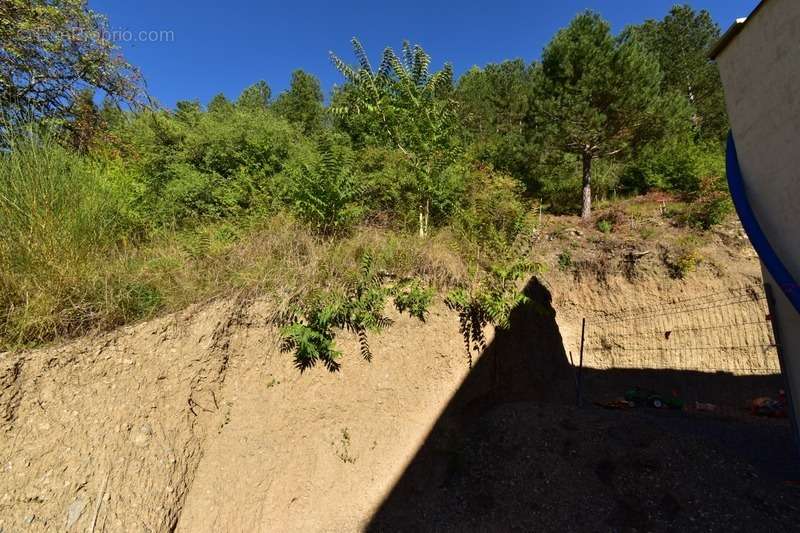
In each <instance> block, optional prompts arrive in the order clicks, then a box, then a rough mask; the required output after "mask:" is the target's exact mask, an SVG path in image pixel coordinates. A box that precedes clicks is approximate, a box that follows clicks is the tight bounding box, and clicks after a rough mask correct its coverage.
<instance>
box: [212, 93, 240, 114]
mask: <svg viewBox="0 0 800 533" xmlns="http://www.w3.org/2000/svg"><path fill="white" fill-rule="evenodd" d="M233 108H234V106H233V104H232V103H231V102H230V100H228V99H227V98H226V97H225V95H224V94H222V93H219V94H217V95H215V96H214V98H212V99H211V101H210V102H209V103H208V112H209V113H218V114H226V113H232V112H233Z"/></svg>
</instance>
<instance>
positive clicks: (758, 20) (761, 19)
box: [716, 0, 800, 413]
mask: <svg viewBox="0 0 800 533" xmlns="http://www.w3.org/2000/svg"><path fill="white" fill-rule="evenodd" d="M716 61H717V64H718V65H719V70H720V73H721V75H722V82H723V85H724V87H725V101H726V106H727V109H728V114H729V117H730V122H731V128H732V130H733V135H734V138H735V140H736V147H737V151H738V155H739V164H740V166H741V169H742V174H743V176H744V180H745V182H746V184H747V196H748V199H749V200H750V204H751V206H752V208H753V211H754V212H755V215H756V217H757V218H758V221H759V223H760V225H761V227H762V229H763V231H764V233H765V234H766V236H767V238H768V239H769V241H770V243H771V244H772V247H773V248H774V250H775V252H776V253H777V254H778V256H779V257H780V258H781V261H782V262H783V264H784V265H785V266H786V268H787V269H788V270H789V272H790V273H791V274H792V276H793V278H794V279H795V280H800V1H798V0H765V1H764V2H762V4H761V5H760V6H759V8H758V9H757V10H756V12H754V13H753V14H752V15H751V16H750V17H749V18H748V20H747V22H746V24H745V25H744V26H743V27H742V28H741V30H740V32H739V33H738V34H737V35H736V36H735V37H734V38H733V39H731V40H730V42H729V43H728V44H727V46H725V48H723V49H722V50H721V51H720V52H718V55H717V57H716ZM764 282H765V283H768V284H771V285H772V286H773V287H774V291H773V292H774V295H775V300H776V315H777V317H776V318H777V320H776V332H777V336H778V338H779V339H778V340H779V342H780V343H781V346H782V351H783V357H784V363H785V368H784V370H785V372H786V375H787V379H788V380H789V381H790V383H791V385H790V388H791V390H792V392H793V403H794V409H795V413H800V316H798V314H797V312H796V311H795V310H794V308H793V307H792V305H791V304H790V302H789V300H788V299H787V298H786V297H785V295H784V294H783V292H782V291H781V290H780V288H778V287H777V286H776V285H775V282H774V280H772V278H771V277H770V276H769V274H768V273H766V272H764ZM794 290H800V287H795V288H794Z"/></svg>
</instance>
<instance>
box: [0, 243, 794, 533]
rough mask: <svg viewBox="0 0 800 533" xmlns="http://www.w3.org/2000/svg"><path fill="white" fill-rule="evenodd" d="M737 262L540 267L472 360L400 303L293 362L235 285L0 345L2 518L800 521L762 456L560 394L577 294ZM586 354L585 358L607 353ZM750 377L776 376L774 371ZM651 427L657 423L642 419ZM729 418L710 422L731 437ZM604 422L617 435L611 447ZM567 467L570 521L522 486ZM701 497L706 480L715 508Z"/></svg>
mask: <svg viewBox="0 0 800 533" xmlns="http://www.w3.org/2000/svg"><path fill="white" fill-rule="evenodd" d="M731 253H734V252H731ZM735 253H738V252H735ZM743 253H746V252H743ZM741 259H742V260H741V262H738V263H732V264H736V265H738V266H736V267H735V269H732V270H730V271H727V272H723V273H720V272H716V271H711V270H703V269H701V270H699V271H697V272H696V273H693V274H692V275H691V276H690V277H688V278H687V279H683V280H672V279H666V278H665V277H664V276H663V273H655V274H653V273H649V272H648V270H647V268H646V266H645V267H644V268H643V270H642V273H641V276H640V277H638V278H636V279H634V280H631V279H629V278H628V277H626V276H624V275H623V274H622V273H618V272H614V271H609V272H608V273H607V275H606V277H605V278H604V280H602V282H600V281H599V280H598V279H596V278H593V279H586V278H585V277H584V278H583V279H581V278H580V277H579V276H576V275H575V274H574V272H559V271H557V270H553V271H551V272H550V273H549V274H547V275H546V276H545V282H544V285H545V286H547V287H549V289H550V292H552V296H553V306H554V309H553V308H549V304H548V302H547V300H549V297H550V295H549V293H548V291H546V290H543V288H542V287H541V286H540V285H537V287H539V288H538V289H536V290H538V291H539V293H538V296H537V298H538V300H539V302H538V303H540V304H541V303H544V304H546V305H545V306H544V314H541V313H539V312H537V313H533V314H531V313H529V312H525V313H520V314H518V315H517V317H516V318H515V319H514V327H513V331H512V333H510V334H507V335H505V336H503V335H499V336H497V337H496V338H493V339H492V342H491V343H490V348H489V350H487V352H486V354H484V355H483V356H482V357H480V358H479V359H478V360H477V361H476V364H475V368H474V369H473V370H472V371H469V369H468V368H467V364H466V360H465V356H464V353H463V340H462V338H461V336H460V334H459V331H458V321H457V319H456V317H455V316H454V315H453V314H452V313H451V312H449V311H447V310H446V309H444V307H443V306H441V305H439V306H436V307H435V308H434V309H433V311H432V313H431V315H430V317H429V319H428V321H427V322H426V323H425V324H420V323H419V322H417V321H416V320H412V319H408V318H404V317H401V316H399V315H396V314H393V315H392V318H394V319H395V320H396V323H395V324H394V326H393V327H392V328H390V329H389V330H387V331H386V332H384V333H382V334H380V335H376V336H373V337H372V338H371V344H372V347H373V351H374V353H375V358H374V360H373V361H372V363H366V362H364V361H362V360H361V359H360V358H359V357H358V355H357V354H358V350H357V345H356V343H355V339H353V338H349V337H347V336H346V335H345V336H344V337H343V338H342V340H341V347H342V349H343V351H344V352H345V354H346V360H345V361H344V362H343V363H344V364H343V367H342V371H341V372H340V373H338V374H330V373H328V372H326V371H325V370H324V369H314V370H312V371H310V372H306V373H305V374H302V375H301V374H299V373H298V371H297V370H296V369H295V368H294V367H293V366H292V363H291V358H290V356H289V355H287V354H282V353H280V352H279V350H277V338H276V331H275V330H274V328H272V327H271V326H268V325H267V324H268V317H269V313H270V306H269V305H268V304H267V303H266V302H264V301H260V300H256V301H252V300H244V299H232V300H227V301H219V302H212V303H210V304H205V305H202V306H197V307H195V308H192V309H189V310H187V311H185V312H182V313H178V314H176V315H173V316H169V317H164V318H161V319H158V320H155V321H152V322H149V323H145V324H140V325H137V326H132V327H127V328H122V329H120V330H117V331H115V332H112V333H110V334H104V335H99V336H94V337H89V338H84V339H81V340H78V341H75V342H72V343H69V344H66V345H63V346H60V347H55V348H47V349H41V350H34V351H28V352H22V353H16V354H2V356H1V357H2V359H0V423H1V424H2V428H1V431H2V433H0V459H2V464H1V465H0V466H2V469H3V470H2V473H3V475H2V476H1V477H0V527H1V528H2V529H3V531H19V530H26V531H27V530H29V531H53V530H71V531H86V530H90V529H92V528H94V530H95V531H170V530H177V531H186V532H189V531H191V532H195V531H357V530H362V529H365V528H372V529H377V530H388V531H394V530H397V529H402V526H403V524H411V523H413V524H416V526H418V527H419V528H422V529H425V527H426V526H427V527H428V528H429V529H430V528H434V529H435V528H445V527H451V528H453V529H459V530H471V529H478V530H491V529H492V525H493V524H494V525H497V526H499V527H500V529H504V530H507V529H512V528H514V527H523V528H524V527H526V526H525V524H527V525H528V526H532V525H533V523H532V522H530V520H534V521H535V522H536V523H538V524H539V525H541V526H543V527H562V528H566V529H574V530H598V529H599V530H605V529H614V528H617V529H618V528H620V527H622V528H625V527H644V528H645V529H656V530H658V529H667V530H668V529H670V528H674V527H677V526H679V525H680V527H684V526H685V527H691V526H693V525H698V527H699V528H700V529H706V530H708V529H712V530H713V529H715V528H716V527H727V526H728V525H731V524H736V523H737V517H739V518H742V519H744V520H745V521H746V522H745V523H751V524H758V523H763V524H772V525H775V526H776V527H777V526H779V525H781V524H785V523H787V522H786V520H789V519H793V517H796V509H794V507H793V506H792V504H791V500H787V497H786V495H785V494H784V492H783V490H784V489H783V488H782V487H780V485H779V484H778V483H773V482H763V481H758V482H755V481H753V480H754V479H756V477H758V476H759V473H758V469H757V468H756V467H753V466H751V465H750V464H749V463H748V458H747V457H746V456H744V457H742V456H738V455H736V454H734V455H732V456H729V455H724V453H727V452H724V451H720V450H721V444H720V442H719V441H720V439H716V440H715V438H714V435H711V436H710V438H706V436H704V435H703V434H698V433H697V432H696V431H694V430H692V431H685V432H683V433H680V435H679V436H677V437H675V438H672V437H670V435H673V436H674V432H673V431H672V430H671V429H670V430H667V429H666V428H672V427H673V425H672V424H670V423H669V422H668V421H667V422H664V421H663V420H661V419H658V420H659V421H657V422H654V421H653V420H652V419H649V418H647V417H644V418H642V417H629V418H623V419H619V418H617V417H620V416H622V417H624V416H625V415H624V414H617V413H611V414H608V413H604V414H602V415H598V416H595V415H592V414H591V412H590V413H589V414H578V415H575V414H574V413H573V411H572V408H571V407H569V406H568V405H569V404H571V403H572V401H573V391H572V389H571V388H570V387H571V380H572V374H571V371H570V370H569V366H568V365H567V363H566V355H565V354H566V353H567V352H568V351H570V350H574V349H575V348H574V347H573V345H574V343H575V341H576V330H575V324H577V323H578V319H579V317H580V316H581V313H582V312H583V311H584V309H587V308H598V307H603V306H606V307H608V306H612V307H613V306H619V307H627V306H631V305H650V304H653V303H657V302H659V301H663V300H665V299H667V298H675V297H680V296H686V295H693V294H698V293H703V292H709V291H713V290H718V289H722V288H724V287H727V286H730V285H733V284H736V285H737V286H741V285H747V284H753V283H754V282H757V279H758V270H757V268H758V267H757V262H756V261H755V259H754V258H753V257H752V256H749V257H746V256H743V257H742V258H741ZM542 291H543V292H542ZM539 311H541V308H540V309H539ZM752 312H753V313H754V314H759V313H761V310H760V309H756V308H753V311H752ZM562 339H563V344H562ZM642 357H645V356H644V355H643V356H642ZM710 357H714V356H713V354H711V355H710ZM720 357H722V355H720ZM595 363H596V364H594V365H590V366H595V367H596V368H595V370H596V371H597V372H603V371H604V368H606V367H604V366H603V361H597V362H595ZM646 363H647V360H645V359H642V360H641V361H632V362H631V364H632V365H634V366H635V365H637V364H638V365H640V366H643V367H646V366H647V364H646ZM765 364H772V363H771V362H769V361H767V362H766V363H765ZM606 366H608V365H606ZM731 383H734V381H730V382H726V383H725V384H724V386H725V387H727V388H730V386H731ZM736 383H738V382H736ZM756 385H757V387H762V388H763V389H764V391H765V392H769V391H770V390H771V388H772V387H773V386H774V385H775V380H774V379H773V380H772V381H769V382H767V381H763V382H758V383H757V384H756ZM520 402H523V403H520ZM548 406H550V407H548ZM538 420H541V423H540V422H537V421H538ZM681 423H683V422H681ZM714 423H717V422H714ZM720 423H723V422H720ZM725 423H728V422H724V423H723V424H725ZM739 423H742V422H737V421H731V422H730V424H739ZM699 424H700V425H701V426H702V420H700V421H699ZM629 426H630V427H629ZM659 426H661V427H663V428H665V430H664V431H663V432H662V431H660V430H656V431H655V433H654V432H653V431H652V430H650V429H648V428H649V427H656V428H657V427H659ZM692 427H694V426H692ZM703 427H704V426H703ZM725 427H726V428H727V429H726V430H725V431H721V432H720V434H721V435H723V436H724V435H728V434H731V433H736V434H738V433H740V432H738V430H737V429H736V427H738V426H725ZM743 427H744V426H743ZM747 427H748V428H750V427H753V426H750V425H748V426H747ZM610 430H613V431H612V433H613V432H616V433H615V434H616V435H617V437H614V436H613V434H612V435H611V436H612V437H613V438H612V441H606V440H605V436H604V435H606V434H607V433H608V431H610ZM537 431H538V432H539V433H537ZM726 432H727V433H726ZM701 433H702V432H701ZM784 433H785V434H786V435H788V430H787V429H786V425H785V424H784V423H783V422H777V423H774V424H761V425H758V426H757V427H756V429H755V430H753V432H752V435H753V439H764V442H773V443H775V442H777V443H783V442H784V441H785V440H786V439H785V436H783V437H782V435H784ZM534 434H535V435H534ZM639 434H643V435H645V437H646V438H645V437H642V439H644V440H646V443H644V444H641V443H640V444H641V446H640V445H639V444H636V443H635V442H634V443H633V444H631V443H630V442H628V440H629V439H628V437H624V435H631V436H632V437H631V438H634V437H636V435H639ZM748 434H749V433H748ZM681 435H682V436H681ZM687 435H688V436H687ZM636 438H638V437H636ZM592 439H594V440H592ZM614 439H616V440H614ZM634 440H635V438H634ZM640 440H641V439H640ZM595 441H596V442H595ZM592 442H594V444H591V443H592ZM637 442H638V441H637ZM631 446H633V448H631ZM780 446H782V445H780ZM780 446H779V447H780ZM631 449H634V451H636V454H638V455H636V454H634V455H636V457H639V456H641V457H640V459H641V460H638V461H639V462H637V463H636V464H634V465H633V466H631V465H630V464H628V463H627V462H626V460H625V456H626V454H627V451H626V450H631ZM772 449H773V452H774V453H775V454H778V455H780V456H781V457H782V456H783V455H781V454H784V455H785V454H788V453H790V452H787V449H786V448H785V447H780V449H779V450H777V451H775V446H773V447H772ZM637 450H638V451H637ZM718 452H719V453H718ZM721 453H722V454H723V455H720V454H721ZM598 454H600V455H603V454H604V455H603V456H602V457H600V455H598ZM745 455H746V454H745ZM695 456H699V457H701V458H700V460H701V461H703V462H704V464H706V465H707V467H708V468H707V469H706V470H704V475H706V474H707V475H708V476H710V477H709V478H708V482H706V481H702V480H701V482H699V483H698V484H696V485H694V486H695V489H692V490H691V491H689V490H688V489H687V490H683V487H686V486H688V485H687V484H689V483H693V481H692V476H695V475H696V474H697V471H696V468H695V467H696V464H697V462H696V461H695V459H694V457H695ZM489 457H493V459H492V460H491V461H488V460H487V458H489ZM504 457H505V458H507V460H505V459H503V458H504ZM715 457H724V460H715V461H712V460H711V459H712V458H715ZM498 461H499V463H498ZM779 464H780V463H779ZM479 465H490V467H486V468H484V467H479ZM637 465H638V466H637ZM637 469H639V470H637ZM728 470H730V471H731V472H733V473H732V474H730V475H729V474H725V475H726V476H727V477H725V478H724V479H725V483H726V486H725V487H724V488H720V491H721V492H714V490H715V487H717V485H715V484H714V482H713V478H714V476H716V475H717V474H719V475H722V472H727V471H728ZM513 472H518V473H519V474H518V475H517V474H513ZM512 474H513V475H512ZM523 474H524V475H523ZM586 476H589V477H590V478H591V481H587V480H586V479H584V477H586ZM754 476H755V477H754ZM704 479H705V478H704ZM636 480H639V481H636ZM642 480H644V481H642ZM640 481H642V483H644V482H645V481H646V482H647V483H650V484H651V485H652V486H653V487H657V489H654V490H656V492H657V494H656V493H655V492H654V493H653V495H652V497H649V496H648V498H646V499H644V500H641V501H639V500H635V498H634V496H635V494H636V493H637V491H641V490H646V486H645V485H643V484H642V485H640V484H639V483H640ZM662 481H663V483H662ZM574 483H579V484H580V483H582V485H581V486H582V487H584V489H585V490H584V489H582V490H583V492H579V493H575V494H577V496H576V498H577V499H576V500H575V502H572V503H568V505H570V506H574V505H578V504H580V505H584V504H585V505H586V506H588V507H587V510H588V511H589V512H594V513H596V514H597V517H596V520H593V521H590V522H586V521H584V522H571V521H569V520H567V519H568V518H569V517H570V516H573V515H572V514H570V513H568V512H566V511H564V512H563V513H562V512H559V513H549V514H548V511H547V508H546V506H544V504H542V505H543V506H542V507H539V508H537V509H536V510H533V511H532V510H531V509H530V508H527V507H525V506H524V505H523V503H524V502H526V501H533V500H532V499H531V498H533V496H531V497H528V496H525V497H522V496H521V495H520V494H521V493H520V491H523V492H525V494H528V493H530V494H529V495H535V494H542V493H547V494H550V495H551V498H550V500H552V501H553V502H555V501H556V500H554V499H553V498H556V499H558V498H566V499H567V500H568V499H569V498H570V494H573V493H572V492H569V490H567V488H565V487H568V486H569V485H571V484H574ZM754 483H755V485H754ZM548 487H552V488H548ZM748 487H755V488H753V490H749V489H748ZM473 489H474V490H473ZM562 489H563V490H562ZM526 491H527V492H526ZM537 491H538V492H537ZM542 491H544V492H542ZM659 491H660V492H659ZM598 492H599V493H598ZM704 493H706V494H711V493H713V494H711V496H709V499H708V501H707V502H704V500H703V494H704ZM578 496H580V497H579V498H578ZM534 499H535V498H534ZM550 500H547V499H545V500H542V501H550ZM398 502H399V504H398ZM404 502H405V503H404ZM436 502H439V503H438V504H437V503H436ZM502 502H507V503H502ZM509 502H511V503H509ZM513 502H517V503H516V504H513V505H512V503H513ZM576 502H577V503H576ZM743 502H745V503H743ZM765 502H766V503H765ZM774 502H778V503H774ZM573 504H574V505H573ZM745 504H746V505H747V506H748V507H746V509H745V507H742V506H743V505H745ZM665 506H666V507H665ZM737 506H738V507H741V513H740V510H737ZM438 508H441V509H442V512H441V513H438V511H436V509H438ZM459 509H460V510H459ZM464 509H469V512H465V511H464ZM695 509H705V510H704V511H703V512H704V513H706V514H705V515H702V514H701V515H698V516H699V518H697V520H699V521H698V522H693V521H692V519H690V516H693V515H695V513H694V510H695ZM534 511H535V512H534ZM745 511H746V512H745ZM409 513H410V514H409ZM437 513H438V514H437ZM514 513H517V514H516V515H515V514H514ZM648 513H649V514H648ZM654 513H655V514H654ZM737 513H740V514H737ZM412 515H413V516H412ZM601 515H602V516H601ZM704 516H705V518H704ZM525 517H527V518H525ZM537 517H538V518H537ZM565 517H566V518H565ZM787 517H788V518H787ZM412 518H413V519H412ZM523 518H525V520H522V519H523ZM526 520H527V522H526ZM760 521H761V522H760ZM416 526H415V528H416Z"/></svg>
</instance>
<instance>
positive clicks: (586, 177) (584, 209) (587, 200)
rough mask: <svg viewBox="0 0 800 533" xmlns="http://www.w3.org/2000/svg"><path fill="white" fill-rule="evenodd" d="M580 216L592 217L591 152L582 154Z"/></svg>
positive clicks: (586, 218) (584, 217)
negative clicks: (581, 201)
mask: <svg viewBox="0 0 800 533" xmlns="http://www.w3.org/2000/svg"><path fill="white" fill-rule="evenodd" d="M581 218H582V219H583V220H589V219H590V218H592V154H583V204H582V206H581Z"/></svg>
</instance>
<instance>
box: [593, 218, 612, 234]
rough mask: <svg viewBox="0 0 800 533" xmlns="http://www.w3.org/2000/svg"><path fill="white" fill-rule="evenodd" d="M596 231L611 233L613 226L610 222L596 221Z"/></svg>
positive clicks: (604, 220)
mask: <svg viewBox="0 0 800 533" xmlns="http://www.w3.org/2000/svg"><path fill="white" fill-rule="evenodd" d="M597 229H599V230H600V231H601V232H603V233H611V232H612V231H613V229H614V224H613V223H612V222H611V221H610V220H606V219H601V220H598V221H597Z"/></svg>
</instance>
